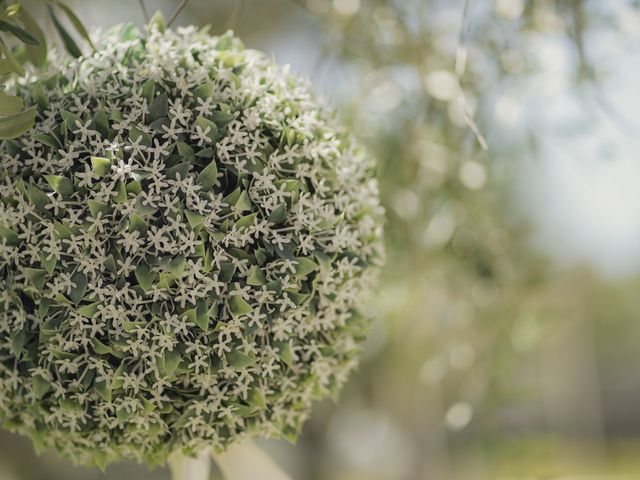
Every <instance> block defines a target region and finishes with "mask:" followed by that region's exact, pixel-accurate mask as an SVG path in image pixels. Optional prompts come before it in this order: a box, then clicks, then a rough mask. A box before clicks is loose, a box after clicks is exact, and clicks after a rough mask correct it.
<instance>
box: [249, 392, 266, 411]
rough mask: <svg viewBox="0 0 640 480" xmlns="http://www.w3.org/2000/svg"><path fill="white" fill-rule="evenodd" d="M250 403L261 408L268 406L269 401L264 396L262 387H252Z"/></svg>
mask: <svg viewBox="0 0 640 480" xmlns="http://www.w3.org/2000/svg"><path fill="white" fill-rule="evenodd" d="M248 401H249V405H251V406H253V407H255V408H258V409H260V410H262V409H264V408H266V406H267V402H266V399H265V397H264V392H263V391H262V389H261V388H257V387H256V388H252V389H251V391H250V392H249V398H248Z"/></svg>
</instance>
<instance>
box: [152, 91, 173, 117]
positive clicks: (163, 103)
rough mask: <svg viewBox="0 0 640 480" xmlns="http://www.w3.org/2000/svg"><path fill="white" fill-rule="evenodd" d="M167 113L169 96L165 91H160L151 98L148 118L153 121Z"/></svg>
mask: <svg viewBox="0 0 640 480" xmlns="http://www.w3.org/2000/svg"><path fill="white" fill-rule="evenodd" d="M168 113H169V97H167V92H162V93H161V94H160V95H158V96H157V97H156V98H154V99H153V102H151V105H149V120H150V121H151V122H154V121H156V120H158V119H160V118H164V117H166V116H167V114H168Z"/></svg>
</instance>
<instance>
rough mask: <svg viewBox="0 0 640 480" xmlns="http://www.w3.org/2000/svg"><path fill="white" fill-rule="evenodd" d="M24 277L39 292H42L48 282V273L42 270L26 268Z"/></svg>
mask: <svg viewBox="0 0 640 480" xmlns="http://www.w3.org/2000/svg"><path fill="white" fill-rule="evenodd" d="M24 276H25V277H27V280H29V282H31V283H32V284H33V286H34V287H36V288H37V289H38V290H42V288H43V287H44V284H45V283H46V281H47V272H46V271H45V270H42V269H41V268H25V269H24Z"/></svg>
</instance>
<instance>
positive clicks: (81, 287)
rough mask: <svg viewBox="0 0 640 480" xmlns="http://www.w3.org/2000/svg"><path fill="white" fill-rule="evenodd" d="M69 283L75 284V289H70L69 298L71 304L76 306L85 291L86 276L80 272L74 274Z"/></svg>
mask: <svg viewBox="0 0 640 480" xmlns="http://www.w3.org/2000/svg"><path fill="white" fill-rule="evenodd" d="M71 281H72V282H73V283H74V284H75V287H72V288H71V293H70V294H69V297H70V298H71V301H72V302H73V303H75V304H78V303H80V300H82V299H83V298H84V294H85V293H86V291H87V276H86V275H85V274H84V273H82V272H76V273H75V274H74V275H73V276H72V277H71Z"/></svg>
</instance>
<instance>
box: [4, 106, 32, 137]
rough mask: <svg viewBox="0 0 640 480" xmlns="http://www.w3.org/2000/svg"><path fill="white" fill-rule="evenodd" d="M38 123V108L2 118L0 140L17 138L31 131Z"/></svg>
mask: <svg viewBox="0 0 640 480" xmlns="http://www.w3.org/2000/svg"><path fill="white" fill-rule="evenodd" d="M35 121H36V107H31V108H29V109H27V110H25V111H24V112H20V113H17V114H15V115H9V116H7V117H1V118H0V140H7V139H11V138H16V137H19V136H20V135H22V134H23V133H25V132H27V131H29V130H30V129H31V127H33V124H34V123H35Z"/></svg>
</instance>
